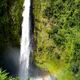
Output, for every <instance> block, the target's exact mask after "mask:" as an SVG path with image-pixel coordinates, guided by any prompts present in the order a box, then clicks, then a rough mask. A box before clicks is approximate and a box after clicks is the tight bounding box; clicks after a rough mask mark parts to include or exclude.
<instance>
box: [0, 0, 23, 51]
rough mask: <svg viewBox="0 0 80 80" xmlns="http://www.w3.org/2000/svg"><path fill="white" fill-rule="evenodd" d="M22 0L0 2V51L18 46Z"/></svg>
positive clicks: (1, 0)
mask: <svg viewBox="0 0 80 80" xmlns="http://www.w3.org/2000/svg"><path fill="white" fill-rule="evenodd" d="M22 5H23V0H0V50H1V49H2V48H6V46H7V45H12V46H19V44H20V43H19V42H20V33H21V30H20V29H21V23H22Z"/></svg>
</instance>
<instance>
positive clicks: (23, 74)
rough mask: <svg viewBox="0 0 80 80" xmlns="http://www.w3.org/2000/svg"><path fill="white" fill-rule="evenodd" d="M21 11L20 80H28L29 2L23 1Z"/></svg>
mask: <svg viewBox="0 0 80 80" xmlns="http://www.w3.org/2000/svg"><path fill="white" fill-rule="evenodd" d="M23 7H24V11H23V14H22V16H23V22H22V38H21V51H20V72H19V75H20V80H27V79H28V70H29V55H30V47H29V45H30V36H29V31H30V29H29V28H30V22H29V14H30V0H25V1H24V4H23Z"/></svg>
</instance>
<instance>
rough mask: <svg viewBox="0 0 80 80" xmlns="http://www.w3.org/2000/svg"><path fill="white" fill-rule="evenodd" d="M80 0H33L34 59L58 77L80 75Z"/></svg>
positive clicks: (60, 79)
mask: <svg viewBox="0 0 80 80" xmlns="http://www.w3.org/2000/svg"><path fill="white" fill-rule="evenodd" d="M79 8H80V0H65V1H64V0H43V1H41V0H34V2H33V15H34V42H35V44H36V47H35V49H34V62H35V64H36V65H37V66H38V67H40V68H43V69H46V70H48V71H49V72H51V73H52V74H54V75H55V76H56V77H57V79H58V80H75V79H76V80H79V79H80V77H79V76H80V74H79V73H80V64H79V61H80V30H79V29H80V10H79Z"/></svg>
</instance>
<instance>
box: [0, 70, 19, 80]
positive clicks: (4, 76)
mask: <svg viewBox="0 0 80 80" xmlns="http://www.w3.org/2000/svg"><path fill="white" fill-rule="evenodd" d="M0 80H19V79H18V78H17V77H16V78H13V77H10V76H8V73H6V71H2V70H1V69H0Z"/></svg>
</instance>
